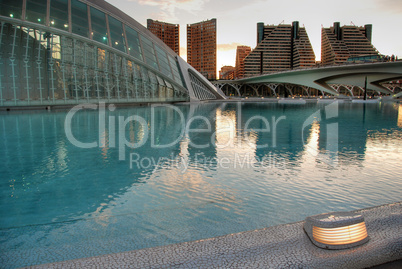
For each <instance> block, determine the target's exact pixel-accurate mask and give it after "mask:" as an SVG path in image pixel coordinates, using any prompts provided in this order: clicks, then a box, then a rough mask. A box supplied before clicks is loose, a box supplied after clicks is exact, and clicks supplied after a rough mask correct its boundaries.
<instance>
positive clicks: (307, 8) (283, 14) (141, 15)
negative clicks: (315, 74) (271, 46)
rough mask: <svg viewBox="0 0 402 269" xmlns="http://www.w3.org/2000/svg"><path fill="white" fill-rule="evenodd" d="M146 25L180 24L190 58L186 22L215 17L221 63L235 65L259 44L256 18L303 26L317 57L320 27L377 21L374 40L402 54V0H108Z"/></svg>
mask: <svg viewBox="0 0 402 269" xmlns="http://www.w3.org/2000/svg"><path fill="white" fill-rule="evenodd" d="M108 2H109V3H111V4H112V5H114V6H116V7H117V8H119V9H120V10H122V11H124V12H125V13H127V14H128V15H130V16H131V17H133V18H134V19H135V20H136V21H138V22H140V23H141V24H142V25H144V26H145V27H146V21H147V19H153V20H159V21H164V22H168V23H175V24H180V47H181V48H180V56H182V57H183V58H184V59H186V31H187V28H186V25H187V24H192V23H196V22H200V21H204V20H207V19H212V18H216V19H217V39H218V41H217V43H218V63H217V68H218V70H220V68H221V67H222V66H224V65H233V66H234V64H235V55H236V47H237V46H238V45H247V46H250V47H251V48H252V49H253V48H254V47H255V46H256V39H257V33H256V32H257V22H264V24H275V25H277V24H280V23H285V24H291V23H292V22H293V21H299V22H300V26H303V25H304V26H305V27H306V30H307V34H308V35H309V38H310V41H311V43H312V45H313V49H314V53H315V55H316V60H320V58H321V55H320V54H321V27H322V26H323V27H330V26H332V25H333V23H334V22H335V21H339V22H340V23H341V26H342V25H352V24H354V25H356V26H363V25H365V24H372V25H373V40H372V43H373V45H374V46H375V47H376V48H377V50H378V51H379V52H380V53H381V54H385V55H392V54H394V55H397V56H398V58H401V59H402V28H401V25H402V0H331V1H327V0H304V1H296V0H276V1H271V0H247V1H245V0H108Z"/></svg>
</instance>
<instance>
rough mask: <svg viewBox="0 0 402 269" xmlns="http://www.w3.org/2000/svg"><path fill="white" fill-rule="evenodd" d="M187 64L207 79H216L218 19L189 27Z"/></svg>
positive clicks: (189, 25)
mask: <svg viewBox="0 0 402 269" xmlns="http://www.w3.org/2000/svg"><path fill="white" fill-rule="evenodd" d="M187 62H188V63H189V64H190V65H191V66H192V67H194V68H195V69H196V70H197V71H198V72H200V73H201V74H202V75H204V76H205V77H206V78H207V79H209V80H215V79H216V19H211V20H207V21H202V22H198V23H194V24H188V25H187Z"/></svg>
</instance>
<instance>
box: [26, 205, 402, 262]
mask: <svg viewBox="0 0 402 269" xmlns="http://www.w3.org/2000/svg"><path fill="white" fill-rule="evenodd" d="M354 212H356V213H358V214H361V215H363V217H364V218H365V221H366V225H367V231H368V234H369V236H370V241H369V242H368V243H366V244H364V245H362V246H358V247H355V248H350V249H344V250H325V249H320V248H318V247H316V246H314V245H313V244H312V243H311V241H310V240H309V238H308V236H307V235H306V234H305V233H304V230H303V224H304V221H300V222H296V223H291V224H284V225H278V226H273V227H268V228H265V229H259V230H254V231H247V232H242V233H236V234H228V235H225V236H220V237H215V238H210V239H205V240H198V241H192V242H186V243H180V244H174V245H167V246H161V247H155V248H148V249H140V250H134V251H129V252H122V253H116V254H110V255H103V256H98V257H90V258H84V259H77V260H70V261H63V262H58V263H51V264H43V265H38V266H33V267H30V268H194V267H197V268H199V267H202V268H367V267H372V266H375V265H379V264H383V263H387V262H390V261H394V260H398V259H401V258H402V234H401V230H400V229H401V223H402V203H401V202H398V203H394V204H388V205H382V206H378V207H373V208H366V209H362V210H357V211H354Z"/></svg>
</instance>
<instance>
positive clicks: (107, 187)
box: [0, 102, 402, 268]
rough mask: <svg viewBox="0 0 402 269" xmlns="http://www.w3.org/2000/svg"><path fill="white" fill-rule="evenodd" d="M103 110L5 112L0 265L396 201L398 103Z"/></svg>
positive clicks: (0, 134) (400, 188) (399, 190)
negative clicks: (72, 112) (187, 130)
mask: <svg viewBox="0 0 402 269" xmlns="http://www.w3.org/2000/svg"><path fill="white" fill-rule="evenodd" d="M99 108H100V107H97V108H96V107H95V108H90V109H87V110H79V111H77V112H76V113H75V114H73V116H72V117H70V119H71V123H70V122H69V121H68V120H67V124H66V118H68V117H69V115H70V116H71V112H70V114H69V111H61V110H60V111H57V110H55V111H45V112H42V111H41V112H39V111H35V112H28V111H23V112H13V113H4V114H1V115H0V143H2V145H1V147H0V162H1V164H2V165H1V167H0V172H1V173H0V175H1V178H0V194H1V195H0V199H1V203H0V252H1V255H0V264H1V267H4V268H13V267H21V266H28V265H34V264H42V263H49V262H55V261H61V260H67V259H76V258H83V257H89V256H95V255H102V254H109V253H116V252H122V251H129V250H134V249H140V248H146V247H154V246H160V245H166V244H171V243H178V242H185V241H190V240H197V239H202V238H209V237H215V236H219V235H224V234H229V233H236V232H241V231H246V230H252V229H258V228H263V227H268V226H273V225H277V224H283V223H289V222H294V221H300V220H304V219H305V218H306V217H307V216H310V215H314V214H318V213H324V212H331V211H345V210H354V209H359V208H364V207H370V206H375V205H380V204H385V203H392V202H397V201H400V197H401V194H402V183H401V176H400V175H401V174H402V167H401V165H400V160H401V152H402V146H401V141H402V105H400V104H398V103H392V102H390V103H384V102H382V103H377V104H352V103H339V104H338V103H336V104H332V106H331V105H330V104H329V103H325V104H320V103H319V104H316V103H307V104H306V105H292V104H276V103H223V104H218V103H205V104H191V105H190V104H182V105H177V106H175V107H172V106H157V107H152V106H147V107H133V108H117V109H114V108H113V107H108V106H106V111H105V112H104V113H103V114H102V113H100V109H99ZM256 115H257V116H258V117H255V116H256ZM130 117H131V118H130ZM253 117H254V118H253ZM103 123H104V127H105V128H103V127H102V126H103ZM186 125H187V127H188V129H189V130H190V131H189V132H188V133H186V132H183V130H185V127H183V126H186ZM123 127H124V128H123ZM66 128H67V129H68V130H67V132H66ZM69 132H70V133H71V135H72V136H73V138H74V139H76V141H74V140H72V139H71V136H70V137H69V136H68V133H69ZM69 138H70V139H69ZM77 141H78V142H80V143H81V144H77V143H76V142H77ZM89 143H92V144H89ZM94 143H95V144H96V145H95V146H93V145H94ZM130 143H131V144H130ZM135 143H137V145H135V147H134V148H132V147H131V146H132V145H133V144H135ZM82 145H85V146H86V147H87V148H83V147H82ZM91 145H92V146H91Z"/></svg>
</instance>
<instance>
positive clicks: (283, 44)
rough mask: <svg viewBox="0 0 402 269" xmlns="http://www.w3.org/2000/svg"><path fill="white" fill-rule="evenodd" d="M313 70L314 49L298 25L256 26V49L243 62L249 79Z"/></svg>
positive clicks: (304, 31)
mask: <svg viewBox="0 0 402 269" xmlns="http://www.w3.org/2000/svg"><path fill="white" fill-rule="evenodd" d="M313 66H315V55H314V51H313V47H312V46H311V43H310V40H309V38H308V35H307V32H306V29H305V28H304V27H299V22H297V21H295V22H293V24H292V25H290V24H280V25H264V23H258V24H257V46H256V48H255V49H254V50H253V51H252V52H250V54H249V55H248V56H247V57H246V58H245V60H244V69H245V76H246V77H250V76H255V75H260V74H266V73H273V72H280V71H286V70H291V69H299V68H309V67H313Z"/></svg>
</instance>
